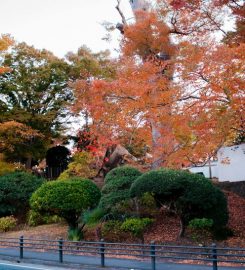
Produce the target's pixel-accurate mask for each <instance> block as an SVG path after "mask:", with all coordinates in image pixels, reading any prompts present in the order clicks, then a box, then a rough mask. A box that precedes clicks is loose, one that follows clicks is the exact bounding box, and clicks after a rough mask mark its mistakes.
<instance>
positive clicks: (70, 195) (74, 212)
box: [30, 179, 100, 228]
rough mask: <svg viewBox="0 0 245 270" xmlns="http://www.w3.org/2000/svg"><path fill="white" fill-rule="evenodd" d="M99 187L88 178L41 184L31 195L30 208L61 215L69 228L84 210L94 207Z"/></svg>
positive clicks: (74, 224) (77, 220)
mask: <svg viewBox="0 0 245 270" xmlns="http://www.w3.org/2000/svg"><path fill="white" fill-rule="evenodd" d="M99 200H100V190H99V188H98V187H97V186H96V185H95V184H94V183H93V182H92V181H90V180H87V179H80V180H60V181H53V182H47V183H45V184H43V185H42V186H41V187H40V188H39V189H38V190H37V191H36V192H35V193H34V194H33V195H32V197H31V200H30V205H31V208H32V209H33V210H35V211H37V212H39V213H48V214H51V215H58V216H60V217H63V218H64V219H65V220H66V221H67V223H68V225H69V226H70V228H77V227H78V223H79V218H80V216H81V213H82V212H83V211H84V210H89V209H91V208H95V207H96V206H97V204H98V202H99Z"/></svg>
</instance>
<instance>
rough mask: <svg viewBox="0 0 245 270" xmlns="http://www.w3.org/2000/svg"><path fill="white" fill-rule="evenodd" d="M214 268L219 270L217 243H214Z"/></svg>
mask: <svg viewBox="0 0 245 270" xmlns="http://www.w3.org/2000/svg"><path fill="white" fill-rule="evenodd" d="M212 259H213V270H218V262H217V249H216V244H212Z"/></svg>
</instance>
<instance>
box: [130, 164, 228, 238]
mask: <svg viewBox="0 0 245 270" xmlns="http://www.w3.org/2000/svg"><path fill="white" fill-rule="evenodd" d="M146 192H150V193H151V194H152V195H153V196H154V198H155V200H156V202H157V204H158V206H159V207H163V206H164V207H165V208H167V209H168V210H169V211H171V212H173V213H175V214H176V215H177V216H178V217H179V219H180V223H181V229H180V233H179V235H180V236H183V234H184V232H185V228H186V226H187V225H188V223H189V221H190V220H192V219H194V218H208V219H212V220H213V228H214V229H217V228H224V227H225V225H226V224H227V222H228V210H227V201H226V197H225V195H224V193H223V192H222V191H221V190H220V189H218V188H217V187H215V186H214V185H213V184H212V183H211V181H210V180H208V179H206V178H205V177H203V176H201V175H197V174H191V173H188V172H185V171H180V170H171V169H161V170H154V171H150V172H147V173H145V174H143V175H142V176H140V177H139V178H138V179H137V180H136V181H135V182H134V183H133V184H132V187H131V190H130V193H131V196H132V197H135V196H137V197H141V196H142V195H143V194H144V193H146Z"/></svg>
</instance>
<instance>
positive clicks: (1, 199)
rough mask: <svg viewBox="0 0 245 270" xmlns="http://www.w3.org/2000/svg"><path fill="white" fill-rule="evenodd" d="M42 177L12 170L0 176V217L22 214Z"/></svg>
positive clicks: (40, 183)
mask: <svg viewBox="0 0 245 270" xmlns="http://www.w3.org/2000/svg"><path fill="white" fill-rule="evenodd" d="M43 182H44V179H41V178H38V177H37V176H35V175H33V174H30V173H26V172H12V173H8V174H5V175H2V176H0V217H2V216H7V215H12V214H17V215H18V214H20V213H21V214H23V213H25V211H26V210H27V208H28V206H29V199H30V197H31V195H32V193H33V192H34V191H35V190H36V189H37V188H39V187H40V186H41V185H42V183H43Z"/></svg>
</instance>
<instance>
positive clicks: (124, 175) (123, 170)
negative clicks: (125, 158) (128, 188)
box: [105, 166, 142, 184]
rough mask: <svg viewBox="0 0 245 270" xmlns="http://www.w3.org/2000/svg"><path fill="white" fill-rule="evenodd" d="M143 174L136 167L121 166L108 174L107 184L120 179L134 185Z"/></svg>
mask: <svg viewBox="0 0 245 270" xmlns="http://www.w3.org/2000/svg"><path fill="white" fill-rule="evenodd" d="M141 174H142V173H141V172H140V171H139V170H137V169H136V168H134V167H130V166H121V167H117V168H114V169H112V170H111V171H109V172H108V174H107V175H106V177H105V183H106V184H107V183H109V182H111V181H115V180H117V179H118V178H120V179H122V180H125V181H130V182H131V183H132V182H133V181H134V180H135V179H136V178H137V177H139V176H140V175H141Z"/></svg>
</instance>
